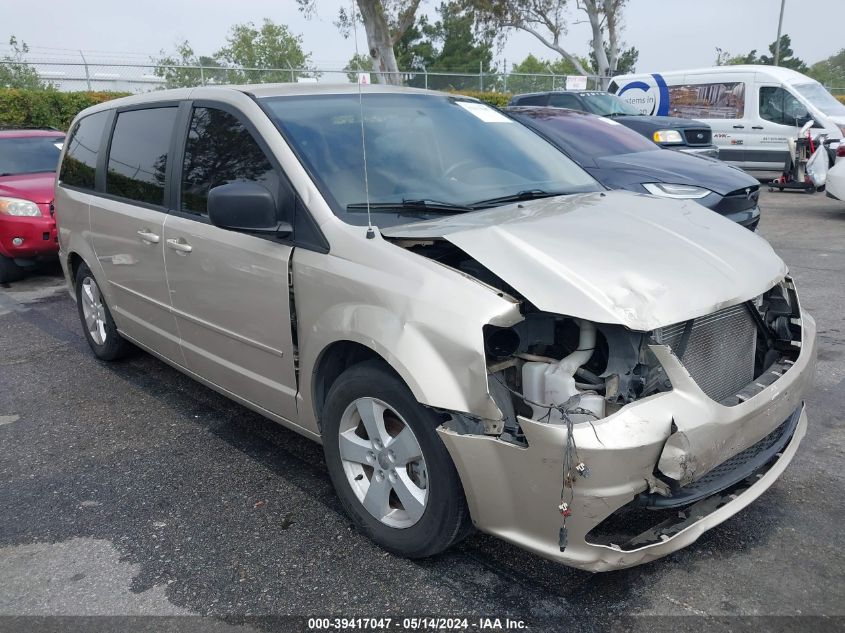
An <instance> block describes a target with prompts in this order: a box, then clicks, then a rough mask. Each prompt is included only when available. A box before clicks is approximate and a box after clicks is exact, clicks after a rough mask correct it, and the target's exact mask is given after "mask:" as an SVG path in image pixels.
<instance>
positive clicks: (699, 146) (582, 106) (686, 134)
mask: <svg viewBox="0 0 845 633" xmlns="http://www.w3.org/2000/svg"><path fill="white" fill-rule="evenodd" d="M508 105H510V106H547V107H552V108H569V109H570V110H580V111H581V112H589V113H590V114H597V115H599V116H604V117H612V118H613V119H614V120H615V121H618V122H619V123H621V124H622V125H624V126H625V127H628V128H631V129H632V130H634V131H635V132H638V133H640V134H642V135H643V136H645V137H646V138H648V139H650V140H652V141H654V142H655V143H657V144H658V145H660V147H663V148H665V149H676V150H680V151H682V152H688V153H690V154H698V155H700V156H709V157H711V158H718V157H719V148H718V147H716V146H715V145H713V132H712V131H711V129H710V126H709V125H707V124H706V123H702V122H701V121H694V120H692V119H679V118H677V117H669V116H645V115H642V114H640V113H639V112H638V111H637V109H636V108H634V107H633V106H631V105H629V104H628V103H626V102H624V101H622V99H620V98H619V97H617V96H616V95H614V94H610V93H609V92H600V91H597V90H579V91H576V90H572V91H569V90H554V91H552V92H532V93H528V94H521V95H514V96H513V97H512V98H511V100H510V103H509V104H508Z"/></svg>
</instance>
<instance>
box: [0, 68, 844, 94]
mask: <svg viewBox="0 0 845 633" xmlns="http://www.w3.org/2000/svg"><path fill="white" fill-rule="evenodd" d="M4 65H6V66H16V67H18V68H24V69H28V70H29V71H34V72H35V73H36V74H37V77H38V79H39V80H40V82H41V84H42V85H44V86H50V87H52V88H55V89H56V90H61V91H64V92H72V91H79V90H94V91H110V92H132V93H140V92H148V91H150V90H161V89H164V88H179V87H193V86H207V85H217V84H251V83H284V82H325V83H344V82H351V83H355V82H356V81H358V80H359V72H358V71H355V70H348V69H342V70H341V69H336V68H335V69H331V68H227V67H222V66H179V65H160V64H159V65H156V64H141V63H136V62H133V63H113V62H109V63H103V62H97V63H88V62H87V61H86V62H82V61H37V62H36V61H17V62H9V61H0V70H2V66H4ZM363 75H364V79H365V80H366V81H370V82H372V83H377V82H379V79H380V78H379V76H378V75H379V73H374V72H366V71H363ZM398 75H399V76H400V78H401V81H402V84H403V85H405V86H410V87H414V88H428V89H431V90H463V91H468V90H473V91H474V90H478V91H481V92H502V93H524V92H542V91H546V90H562V89H564V88H566V87H567V77H566V76H565V75H554V74H530V73H499V72H484V71H482V70H479V71H478V72H440V71H437V72H429V71H427V70H425V69H422V70H419V69H415V70H408V71H401V72H399V73H398ZM584 79H586V88H587V89H589V90H600V89H602V81H601V77H597V76H588V77H586V78H582V79H581V81H584ZM826 87H827V89H828V90H829V91H830V92H831V93H832V94H834V95H845V87H831V86H826Z"/></svg>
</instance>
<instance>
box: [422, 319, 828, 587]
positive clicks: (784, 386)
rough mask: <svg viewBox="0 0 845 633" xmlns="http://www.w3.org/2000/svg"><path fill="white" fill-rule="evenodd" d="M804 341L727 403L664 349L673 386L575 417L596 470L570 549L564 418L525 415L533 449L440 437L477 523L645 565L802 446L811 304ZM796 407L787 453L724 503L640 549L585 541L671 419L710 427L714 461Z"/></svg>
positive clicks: (728, 512) (544, 546) (601, 563)
mask: <svg viewBox="0 0 845 633" xmlns="http://www.w3.org/2000/svg"><path fill="white" fill-rule="evenodd" d="M802 340H803V345H802V348H801V352H800V354H799V356H798V359H797V360H796V362H795V364H794V365H793V366H792V367H791V368H790V369H789V370H788V371H787V372H786V373H785V374H784V375H783V376H782V377H781V378H780V379H779V380H777V381H776V382H774V383H773V384H771V385H769V386H768V387H766V388H765V389H763V390H761V391H760V392H759V393H757V394H756V395H755V396H754V397H753V398H751V399H749V400H747V401H745V402H742V403H740V404H738V405H735V406H730V407H727V406H723V405H720V404H719V403H717V402H714V401H713V400H711V399H709V398H708V397H707V396H706V395H705V394H704V393H703V392H702V391H701V390H700V389H699V388H698V387H697V385H695V383H694V382H693V381H692V379H691V378H690V377H689V374H688V373H687V372H686V370H685V369H684V368H683V367H682V366H681V365H680V363H679V362H677V359H676V358H675V357H674V356H673V355H672V354H671V352H669V351H668V349H666V348H663V354H662V356H663V358H661V361H663V362H664V368H665V369H666V372H667V375H669V377H670V379H671V380H672V384H673V386H674V389H673V390H672V391H669V392H666V393H662V394H657V395H654V396H650V397H648V398H644V399H643V400H639V401H636V402H633V403H631V404H629V405H627V406H625V407H624V408H622V409H620V410H619V411H618V412H616V413H614V414H613V415H611V416H608V417H606V418H604V419H602V420H599V421H597V422H595V423H593V424H592V425H591V424H578V425H576V427H575V431H574V433H575V440H576V443H577V446H578V456H579V458H580V460H581V461H583V462H584V463H585V464H586V465H587V466H588V467H589V469H590V471H591V475H590V477H589V478H579V479H578V480H577V481H576V482H575V497H574V500H573V503H572V504H571V506H570V507H571V509H572V515H571V516H570V517H569V518H568V519H567V528H568V532H569V544H568V546H567V547H566V549H565V550H564V551H563V552H561V551H560V549H559V547H558V531H559V529H560V527H561V516H560V513H559V511H558V507H557V506H558V504H559V503H560V492H561V482H562V470H563V452H564V446H565V443H566V429H565V427H564V426H562V425H556V424H548V423H543V422H538V421H535V420H530V419H527V418H522V417H520V418H519V421H520V424H521V425H522V429H523V432H524V433H525V437H526V440H527V442H528V447H527V448H525V447H520V446H517V445H515V444H511V443H508V442H503V441H501V440H499V439H497V438H495V437H486V436H479V435H460V434H458V433H456V432H454V431H450V430H447V429H445V428H443V427H441V428H440V429H439V433H440V436H441V438H442V439H443V442H444V443H445V444H446V446H447V448H448V450H449V452H450V454H451V456H452V458H453V459H454V461H455V464H456V466H457V469H458V472H459V473H460V476H461V480H462V482H463V486H464V489H465V491H466V496H467V501H468V503H469V507H470V513H471V514H472V518H473V521H474V523H475V525H476V527H478V528H479V529H480V530H481V531H483V532H487V533H489V534H493V535H495V536H498V537H499V538H502V539H504V540H506V541H509V542H511V543H514V544H516V545H518V546H520V547H523V548H525V549H528V550H530V551H532V552H534V553H536V554H539V555H541V556H543V557H546V558H549V559H552V560H556V561H559V562H563V563H566V564H567V565H571V566H574V567H579V568H581V569H586V570H590V571H605V570H612V569H621V568H624V567H631V566H634V565H639V564H642V563H646V562H648V561H651V560H654V559H656V558H659V557H661V556H665V555H666V554H669V553H671V552H674V551H676V550H678V549H681V548H683V547H685V546H687V545H689V544H690V543H692V542H694V541H695V540H696V539H697V538H698V537H699V536H700V535H701V534H702V533H704V532H705V531H706V530H708V529H710V528H712V527H715V526H716V525H718V524H720V523H722V522H723V521H725V520H726V519H728V518H729V517H730V516H732V515H734V514H735V513H737V512H739V511H740V510H741V509H742V508H744V507H745V506H747V505H748V504H749V503H751V502H752V501H753V500H754V499H756V498H757V497H759V496H760V495H761V494H762V493H763V492H764V491H765V490H766V489H768V488H769V486H771V485H772V484H773V483H774V482H775V480H776V479H777V478H778V477H779V476H780V474H781V473H782V472H783V471H784V469H785V468H786V466H787V465H788V464H789V462H790V461H791V460H792V458H793V456H794V455H795V452H796V450H797V448H798V444H799V443H800V442H801V439H802V438H803V436H804V434H805V432H806V428H807V416H806V412H805V411H804V407H803V397H804V395H805V393H806V391H807V389H808V388H809V387H810V386H811V385H812V380H813V374H814V370H815V357H816V326H815V322H814V320H813V319H812V317H810V316H809V315H808V314H807V313H806V312H805V313H804V314H803V315H802ZM673 359H674V360H673ZM796 411H798V423H797V425H796V428H795V432H794V434H793V435H792V437H791V439H790V440H789V442H788V443H787V444H786V446H785V447H784V448H783V450H782V451H781V452H780V454H779V455H780V457H779V458H777V460H776V461H774V462H773V463H772V464H771V466H770V467H769V468H768V470H766V472H765V473H764V474H763V475H762V476H761V477H759V478H758V479H757V480H756V482H754V483H753V484H752V485H750V487H748V488H747V489H745V490H744V491H742V492H741V493H739V494H738V495H736V496H735V497H733V498H732V499H731V500H729V501H728V502H727V503H724V504H722V505H721V506H720V507H718V508H716V509H715V510H713V511H712V512H710V513H709V514H706V515H705V516H702V517H700V518H699V519H698V520H697V521H695V522H693V523H691V524H689V525H686V526H685V527H684V528H683V529H681V530H679V531H677V533H675V534H673V535H672V536H671V537H665V538H664V540H662V541H660V542H657V543H652V544H648V545H644V546H642V547H639V548H636V549H633V550H628V551H623V550H621V549H618V548H614V547H612V546H609V545H601V544H594V543H588V542H587V540H586V535H587V534H588V533H589V532H590V531H591V530H592V529H593V528H595V527H596V526H597V525H598V524H599V523H601V522H602V521H603V520H604V519H605V518H607V517H608V516H610V515H611V514H612V513H614V512H615V511H616V510H618V509H619V508H621V507H623V506H625V505H627V504H629V503H630V502H631V501H632V500H633V499H634V498H635V497H637V496H638V495H640V493H643V492H647V491H648V490H649V488H650V487H651V484H652V483H654V481H655V480H654V474H653V473H654V471H655V466H656V464H657V463H658V461H659V459H660V457H661V453H662V451H663V448H664V445H665V443H666V441H667V439H668V438H669V437H670V436H671V434H672V425H673V421H675V422H676V425H677V426H678V427H681V428H685V429H687V430H688V431H689V430H693V429H696V428H700V429H702V430H705V429H706V430H707V433H706V435H702V436H700V437H702V438H703V437H705V436H710V437H711V438H712V439H711V441H710V442H709V444H696V445H694V446H692V447H691V448H690V450H691V451H701V452H702V454H700V455H699V454H697V453H695V454H691V455H690V457H691V458H692V459H696V460H697V461H698V463H699V464H706V465H707V467H708V468H712V467H715V466H717V465H718V464H719V463H721V462H724V461H725V460H727V459H729V458H731V457H733V456H734V455H735V454H737V453H739V452H740V451H742V450H744V449H746V448H748V447H750V446H752V445H753V444H755V443H756V442H759V441H760V440H761V439H763V438H764V437H766V436H767V435H769V434H770V433H772V431H774V430H775V429H776V428H777V427H778V426H780V425H781V424H782V423H783V422H784V421H785V420H787V419H788V418H790V416H792V415H793V414H794V413H796ZM705 447H706V448H705ZM703 470H704V469H702V471H703Z"/></svg>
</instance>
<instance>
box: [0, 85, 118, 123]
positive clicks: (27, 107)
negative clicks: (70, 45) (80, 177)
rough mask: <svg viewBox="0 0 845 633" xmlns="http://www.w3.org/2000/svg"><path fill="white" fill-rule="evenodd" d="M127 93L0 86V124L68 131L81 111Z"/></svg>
mask: <svg viewBox="0 0 845 633" xmlns="http://www.w3.org/2000/svg"><path fill="white" fill-rule="evenodd" d="M127 94H129V93H124V92H59V91H57V90H22V89H16V88H0V127H53V128H57V129H59V130H67V129H68V127H70V123H71V121H73V117H75V116H76V115H77V114H78V113H79V112H80V111H81V110H84V109H85V108H88V107H90V106H92V105H96V104H98V103H102V102H103V101H109V100H111V99H117V98H118V97H125V96H126V95H127Z"/></svg>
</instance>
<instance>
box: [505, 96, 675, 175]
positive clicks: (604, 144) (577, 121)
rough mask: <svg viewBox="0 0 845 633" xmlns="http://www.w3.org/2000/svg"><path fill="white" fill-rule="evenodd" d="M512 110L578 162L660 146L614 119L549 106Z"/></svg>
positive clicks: (656, 148) (643, 150)
mask: <svg viewBox="0 0 845 633" xmlns="http://www.w3.org/2000/svg"><path fill="white" fill-rule="evenodd" d="M509 111H510V112H511V114H513V115H514V116H515V117H516V118H518V119H519V120H520V121H524V122H525V123H526V124H527V125H530V126H531V127H533V128H534V129H536V130H538V131H539V132H540V133H541V134H543V135H545V136H546V137H547V138H548V139H549V140H550V141H551V142H552V143H554V144H555V145H557V146H558V147H560V148H561V149H562V150H563V151H565V152H566V153H567V154H569V155H570V156H571V157H572V158H574V159H575V160H576V161H579V162H581V161H583V160H584V159H585V158H601V157H602V156H616V155H618V154H632V153H634V152H651V151H655V150H659V149H660V147H658V146H657V145H655V144H654V143H652V142H651V141H650V140H648V139H647V138H646V137H644V136H642V135H641V134H638V133H636V132H634V131H633V130H630V129H628V128H626V127H625V126H624V125H622V124H621V123H618V122H617V121H614V120H613V119H605V118H603V117H597V116H592V115H590V114H586V113H580V112H573V113H570V114H568V115H566V116H561V115H559V114H557V113H555V112H553V111H550V110H547V109H544V110H533V109H529V110H527V111H525V112H520V110H519V109H518V108H517V109H513V110H509Z"/></svg>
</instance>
